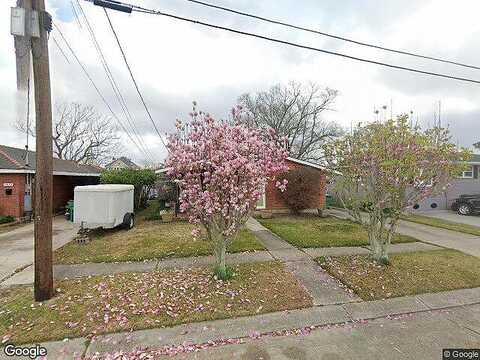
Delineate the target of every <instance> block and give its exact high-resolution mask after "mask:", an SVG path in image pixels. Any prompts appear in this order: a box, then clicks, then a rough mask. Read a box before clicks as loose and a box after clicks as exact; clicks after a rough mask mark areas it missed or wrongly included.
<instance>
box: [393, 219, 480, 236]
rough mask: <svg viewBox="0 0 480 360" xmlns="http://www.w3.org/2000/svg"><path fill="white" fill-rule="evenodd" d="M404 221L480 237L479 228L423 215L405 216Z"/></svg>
mask: <svg viewBox="0 0 480 360" xmlns="http://www.w3.org/2000/svg"><path fill="white" fill-rule="evenodd" d="M402 219H403V220H407V221H411V222H414V223H418V224H423V225H430V226H435V227H438V228H442V229H447V230H452V231H458V232H462V233H466V234H471V235H476V236H480V227H478V226H473V225H468V224H461V223H457V222H453V221H448V220H443V219H437V218H433V217H429V216H423V215H403V216H402Z"/></svg>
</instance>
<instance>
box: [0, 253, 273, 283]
mask: <svg viewBox="0 0 480 360" xmlns="http://www.w3.org/2000/svg"><path fill="white" fill-rule="evenodd" d="M272 260H274V258H273V257H272V256H271V255H270V253H269V252H268V251H255V252H251V253H236V254H227V262H228V263H229V264H241V263H254V262H263V261H272ZM214 263H215V257H214V256H198V257H188V258H172V259H160V260H149V261H141V262H116V263H86V264H73V265H54V267H53V276H54V278H55V279H56V280H63V279H73V278H78V277H84V276H95V275H110V274H119V273H124V272H150V271H155V270H158V269H169V268H190V267H197V266H207V265H212V264H214ZM30 284H33V265H32V266H29V267H27V268H26V269H25V270H23V271H21V272H19V273H17V274H15V275H13V276H12V277H10V278H8V279H6V280H5V281H4V282H2V283H0V288H1V287H9V286H13V285H30Z"/></svg>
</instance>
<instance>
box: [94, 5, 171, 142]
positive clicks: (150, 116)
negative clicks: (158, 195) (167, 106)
mask: <svg viewBox="0 0 480 360" xmlns="http://www.w3.org/2000/svg"><path fill="white" fill-rule="evenodd" d="M103 11H104V12H105V16H106V17H107V20H108V23H109V24H110V29H111V30H112V32H113V35H114V36H115V39H116V40H117V44H118V47H119V49H120V52H121V53H122V57H123V60H124V62H125V65H126V66H127V69H128V72H129V73H130V77H131V78H132V81H133V84H134V85H135V89H136V90H137V93H138V96H139V97H140V100H141V101H142V104H143V107H144V108H145V111H146V112H147V114H148V117H149V119H150V121H151V123H152V125H153V127H154V128H155V131H156V133H157V135H158V137H159V138H160V140H161V141H162V144H163V146H164V147H165V149H167V151H168V148H167V145H166V144H165V141H164V140H163V137H162V135H161V134H160V131H159V130H158V127H157V125H156V124H155V121H154V120H153V117H152V114H151V113H150V110H149V109H148V106H147V104H146V102H145V99H144V98H143V95H142V92H141V91H140V88H139V87H138V83H137V81H136V80H135V76H134V75H133V72H132V69H131V68H130V65H129V63H128V60H127V57H126V55H125V52H124V50H123V47H122V44H121V43H120V40H119V38H118V35H117V32H116V31H115V28H114V26H113V24H112V21H111V20H110V16H109V15H108V12H107V9H105V8H103Z"/></svg>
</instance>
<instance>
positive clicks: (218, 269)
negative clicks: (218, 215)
mask: <svg viewBox="0 0 480 360" xmlns="http://www.w3.org/2000/svg"><path fill="white" fill-rule="evenodd" d="M206 228H207V233H208V236H209V238H210V240H211V241H212V242H213V250H214V252H215V273H216V274H217V276H218V277H219V278H221V279H225V278H226V277H227V265H226V261H225V258H226V252H227V239H226V238H225V235H223V234H222V232H221V231H219V230H218V228H217V227H216V226H215V225H210V226H207V227H206Z"/></svg>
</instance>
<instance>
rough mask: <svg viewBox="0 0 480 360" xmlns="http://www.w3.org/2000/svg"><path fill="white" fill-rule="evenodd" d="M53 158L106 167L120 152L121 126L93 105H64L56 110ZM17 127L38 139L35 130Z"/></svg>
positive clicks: (24, 126)
mask: <svg viewBox="0 0 480 360" xmlns="http://www.w3.org/2000/svg"><path fill="white" fill-rule="evenodd" d="M54 116H55V118H54V121H55V123H54V126H53V133H52V141H53V155H54V156H55V157H57V158H59V159H64V160H72V161H75V162H78V163H83V164H99V165H100V164H105V163H106V162H108V161H109V160H110V159H111V158H112V156H114V155H116V153H117V152H118V151H120V148H121V145H120V143H119V139H120V138H119V137H118V135H117V127H116V126H115V125H114V124H113V122H112V121H111V119H110V118H108V117H105V116H102V115H101V114H99V113H98V112H97V111H96V110H95V108H94V107H93V106H88V105H83V104H79V103H75V102H72V103H61V104H60V105H58V106H57V107H56V108H55V115H54ZM14 126H15V128H16V129H17V130H19V131H21V132H23V133H27V132H28V133H29V134H30V135H32V136H35V129H34V128H33V127H30V128H29V129H27V125H26V123H24V122H21V121H17V122H16V123H15V124H14Z"/></svg>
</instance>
